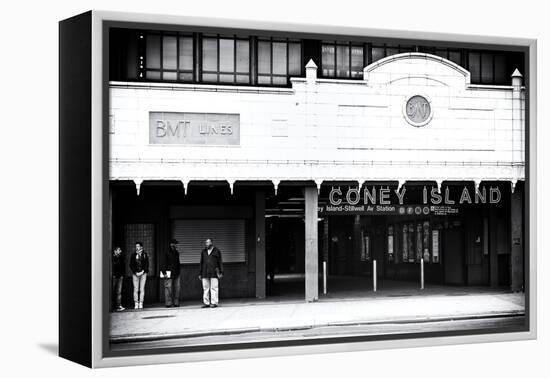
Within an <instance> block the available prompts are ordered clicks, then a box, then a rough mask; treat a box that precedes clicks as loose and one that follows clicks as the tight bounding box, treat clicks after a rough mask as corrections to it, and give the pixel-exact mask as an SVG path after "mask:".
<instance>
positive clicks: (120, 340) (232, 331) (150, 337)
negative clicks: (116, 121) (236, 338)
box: [109, 311, 525, 344]
mask: <svg viewBox="0 0 550 378" xmlns="http://www.w3.org/2000/svg"><path fill="white" fill-rule="evenodd" d="M518 316H525V311H507V312H494V313H485V314H476V315H458V316H434V317H413V318H402V319H391V320H366V321H342V322H328V323H320V324H308V325H296V326H283V327H246V328H228V329H219V330H197V331H189V332H177V333H164V334H156V333H155V334H133V335H122V336H115V337H111V338H110V339H109V342H110V343H111V344H124V343H135V342H148V341H160V340H171V339H188V338H195V337H204V336H227V335H239V334H243V333H253V332H288V331H303V330H309V329H314V328H321V327H349V326H365V325H380V324H407V323H431V322H441V321H460V320H476V319H493V318H509V317H518Z"/></svg>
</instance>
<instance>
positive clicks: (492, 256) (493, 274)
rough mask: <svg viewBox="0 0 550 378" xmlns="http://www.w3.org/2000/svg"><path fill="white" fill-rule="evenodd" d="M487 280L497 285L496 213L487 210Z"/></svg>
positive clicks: (492, 285)
mask: <svg viewBox="0 0 550 378" xmlns="http://www.w3.org/2000/svg"><path fill="white" fill-rule="evenodd" d="M489 282H490V284H491V287H498V251H497V213H496V209H494V208H491V209H490V210H489Z"/></svg>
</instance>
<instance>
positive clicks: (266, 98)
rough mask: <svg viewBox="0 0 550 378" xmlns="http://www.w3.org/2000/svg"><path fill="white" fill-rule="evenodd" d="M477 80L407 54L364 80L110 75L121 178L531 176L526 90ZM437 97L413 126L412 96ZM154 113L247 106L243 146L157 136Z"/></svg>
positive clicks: (113, 141) (113, 174) (309, 70)
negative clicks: (235, 81) (242, 81)
mask: <svg viewBox="0 0 550 378" xmlns="http://www.w3.org/2000/svg"><path fill="white" fill-rule="evenodd" d="M521 80H522V78H521V74H519V72H517V71H516V72H515V74H514V75H513V78H510V86H484V85H472V84H470V74H469V73H468V72H467V71H466V70H464V69H463V68H462V67H460V66H457V65H456V64H454V63H452V62H450V61H448V60H445V59H443V58H440V57H437V56H433V55H429V54H422V53H405V54H399V55H393V56H390V57H387V58H385V59H382V60H379V61H377V62H375V63H373V64H371V65H369V66H367V67H365V69H364V79H363V80H333V79H319V78H317V67H316V66H315V64H314V63H313V62H309V63H308V65H307V66H306V77H305V78H292V79H291V82H292V87H291V88H280V89H279V88H267V87H244V86H242V87H239V86H220V85H217V86H212V85H195V84H169V83H162V84H152V83H134V82H132V83H126V82H111V83H110V99H111V103H110V113H109V114H110V123H111V125H110V149H111V150H110V178H111V180H133V181H134V182H136V184H137V185H138V189H139V185H140V183H141V182H143V181H146V180H178V181H182V183H183V184H184V185H185V186H186V185H187V183H188V182H189V181H193V180H223V181H227V182H229V183H230V185H233V183H234V182H236V181H239V180H246V181H250V180H264V181H265V180H270V181H272V182H273V183H274V185H275V186H277V185H278V183H279V182H280V181H284V180H313V181H314V182H315V183H316V184H317V185H320V184H321V183H322V182H323V181H330V180H352V181H358V182H363V181H377V180H392V181H395V180H397V181H399V182H400V183H401V184H402V183H404V182H406V181H409V180H410V181H414V180H434V181H437V182H438V183H439V184H440V183H441V182H442V181H445V180H453V181H454V180H459V181H474V182H476V183H478V184H479V182H481V181H485V180H488V181H510V182H512V183H513V185H515V183H516V182H517V181H518V180H524V178H525V150H524V145H525V140H524V135H525V119H524V107H525V105H524V104H525V99H524V88H523V87H522V83H521ZM414 95H421V96H423V97H424V98H426V99H427V100H428V101H429V102H430V107H431V111H432V113H431V119H430V120H429V122H428V123H427V124H426V125H424V126H422V127H415V126H412V125H411V124H410V123H409V122H407V120H406V118H405V115H404V104H405V103H406V102H407V99H408V98H410V97H411V96H414ZM149 112H195V113H237V114H239V115H240V144H239V145H227V146H224V145H222V146H220V145H218V146H213V145H208V146H205V145H159V144H149V127H150V126H149Z"/></svg>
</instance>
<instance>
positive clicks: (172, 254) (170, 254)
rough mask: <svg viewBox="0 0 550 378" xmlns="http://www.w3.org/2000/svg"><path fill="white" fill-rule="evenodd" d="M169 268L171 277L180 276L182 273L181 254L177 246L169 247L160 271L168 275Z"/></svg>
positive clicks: (161, 262) (163, 257)
mask: <svg viewBox="0 0 550 378" xmlns="http://www.w3.org/2000/svg"><path fill="white" fill-rule="evenodd" d="M167 270H169V271H170V272H171V273H170V277H179V275H180V254H179V252H178V250H177V249H176V248H174V249H172V248H171V247H170V248H168V250H167V251H166V252H165V253H164V255H163V256H162V260H161V261H160V271H161V272H162V274H164V275H166V271H167Z"/></svg>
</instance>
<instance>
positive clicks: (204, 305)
mask: <svg viewBox="0 0 550 378" xmlns="http://www.w3.org/2000/svg"><path fill="white" fill-rule="evenodd" d="M208 307H210V305H207V304H203V305H202V306H201V308H208Z"/></svg>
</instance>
